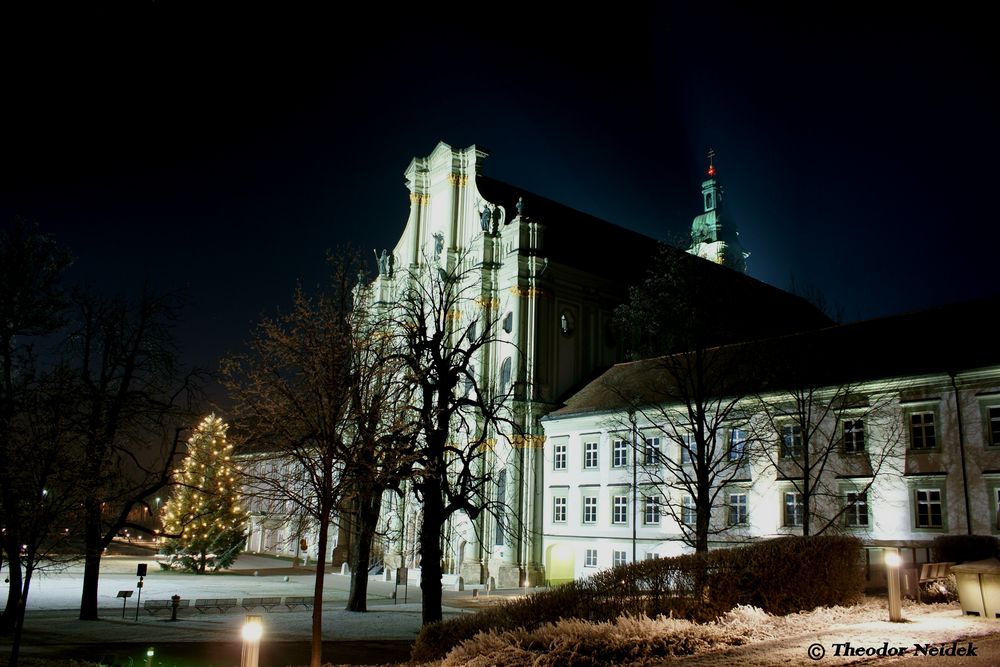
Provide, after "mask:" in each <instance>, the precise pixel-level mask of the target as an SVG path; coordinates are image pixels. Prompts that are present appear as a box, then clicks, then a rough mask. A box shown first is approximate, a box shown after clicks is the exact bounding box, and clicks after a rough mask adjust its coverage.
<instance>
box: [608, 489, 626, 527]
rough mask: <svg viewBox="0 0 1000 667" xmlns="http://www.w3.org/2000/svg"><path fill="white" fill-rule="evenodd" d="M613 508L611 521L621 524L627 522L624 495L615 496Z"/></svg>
mask: <svg viewBox="0 0 1000 667" xmlns="http://www.w3.org/2000/svg"><path fill="white" fill-rule="evenodd" d="M613 509H614V512H613V513H612V515H611V523H619V524H623V523H627V522H628V498H626V497H625V496H615V498H614V508H613Z"/></svg>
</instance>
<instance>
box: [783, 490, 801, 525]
mask: <svg viewBox="0 0 1000 667" xmlns="http://www.w3.org/2000/svg"><path fill="white" fill-rule="evenodd" d="M784 525H786V526H801V525H802V494H801V493H799V492H797V491H786V492H785V511H784Z"/></svg>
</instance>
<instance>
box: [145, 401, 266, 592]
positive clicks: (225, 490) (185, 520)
mask: <svg viewBox="0 0 1000 667" xmlns="http://www.w3.org/2000/svg"><path fill="white" fill-rule="evenodd" d="M228 428H229V425H228V424H226V423H225V422H223V421H222V420H221V419H219V418H218V417H216V416H215V415H214V414H212V415H209V416H208V417H205V419H204V420H203V421H202V422H201V424H199V425H198V428H196V429H195V432H194V435H192V436H191V439H190V440H188V455H187V458H186V459H185V460H184V465H183V467H182V468H181V469H179V470H176V471H175V481H176V483H177V486H175V487H174V490H173V493H172V495H171V496H170V499H169V500H168V501H167V504H166V505H164V507H163V517H162V518H163V528H164V532H166V534H168V535H179V537H173V538H170V539H168V540H167V542H166V543H165V545H164V548H163V553H165V554H176V555H177V556H178V561H179V562H180V563H181V565H182V567H183V568H184V569H185V570H189V571H191V572H197V573H198V574H204V573H205V570H206V567H209V568H211V569H212V570H213V571H214V570H220V569H224V568H227V567H229V566H230V565H232V563H233V561H234V560H236V556H237V555H238V554H239V552H240V549H241V548H242V546H243V543H244V539H245V534H246V512H245V511H244V510H243V508H242V507H240V494H239V476H238V471H237V469H236V466H235V465H234V464H233V462H232V456H231V455H232V449H233V446H232V445H230V444H228V443H227V442H226V430H227V429H228Z"/></svg>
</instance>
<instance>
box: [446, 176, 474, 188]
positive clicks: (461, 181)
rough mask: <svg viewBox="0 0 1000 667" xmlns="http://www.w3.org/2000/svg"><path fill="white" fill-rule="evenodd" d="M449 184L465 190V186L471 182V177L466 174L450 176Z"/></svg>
mask: <svg viewBox="0 0 1000 667" xmlns="http://www.w3.org/2000/svg"><path fill="white" fill-rule="evenodd" d="M448 182H449V183H451V184H452V185H457V186H458V187H460V188H464V187H465V184H466V183H468V182H469V177H468V176H466V175H465V174H448Z"/></svg>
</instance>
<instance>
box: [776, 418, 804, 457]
mask: <svg viewBox="0 0 1000 667" xmlns="http://www.w3.org/2000/svg"><path fill="white" fill-rule="evenodd" d="M781 458H783V459H799V458H802V427H801V426H799V425H798V424H789V425H787V426H783V427H782V428H781Z"/></svg>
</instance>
